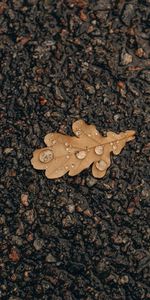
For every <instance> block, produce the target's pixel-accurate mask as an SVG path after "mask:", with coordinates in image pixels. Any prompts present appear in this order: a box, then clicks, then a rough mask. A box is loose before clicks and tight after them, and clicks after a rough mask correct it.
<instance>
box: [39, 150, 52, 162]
mask: <svg viewBox="0 0 150 300" xmlns="http://www.w3.org/2000/svg"><path fill="white" fill-rule="evenodd" d="M53 157H54V155H53V151H52V150H50V149H47V150H43V151H42V152H41V153H40V156H39V160H40V161H41V162H42V163H47V162H49V161H50V160H52V159H53Z"/></svg>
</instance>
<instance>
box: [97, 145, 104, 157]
mask: <svg viewBox="0 0 150 300" xmlns="http://www.w3.org/2000/svg"><path fill="white" fill-rule="evenodd" d="M103 152H104V147H103V146H100V145H99V146H96V147H95V153H96V154H97V155H101V154H103Z"/></svg>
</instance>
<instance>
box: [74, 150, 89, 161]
mask: <svg viewBox="0 0 150 300" xmlns="http://www.w3.org/2000/svg"><path fill="white" fill-rule="evenodd" d="M86 154H87V153H86V151H84V150H81V151H79V152H77V153H76V157H77V158H78V159H84V158H85V157H86Z"/></svg>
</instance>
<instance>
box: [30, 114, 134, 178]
mask: <svg viewBox="0 0 150 300" xmlns="http://www.w3.org/2000/svg"><path fill="white" fill-rule="evenodd" d="M72 130H73V132H74V134H75V136H67V135H63V134H60V133H49V134H47V135H46V136H45V138H44V142H45V144H46V145H47V147H45V148H42V149H37V150H35V151H34V153H33V158H32V160H31V163H32V165H33V167H34V168H35V169H37V170H45V175H46V176H47V177H48V178H50V179H54V178H59V177H61V176H63V175H64V174H66V173H67V172H68V174H69V175H70V176H75V175H77V174H79V173H80V172H81V171H83V170H84V169H86V168H88V167H89V166H90V165H91V164H92V163H93V166H92V173H93V176H94V177H97V178H101V177H103V176H104V175H105V174H106V171H107V169H108V167H109V166H110V152H113V153H114V154H116V155H117V154H119V153H120V152H121V150H122V148H123V147H124V146H125V144H126V142H129V141H131V140H133V139H134V135H135V131H134V130H127V131H126V132H121V133H119V134H116V133H114V132H111V131H109V132H108V133H107V136H106V137H104V136H102V135H101V134H100V133H99V132H98V131H97V130H96V127H95V126H94V125H88V124H86V123H85V122H84V121H83V120H78V121H76V122H74V123H73V125H72Z"/></svg>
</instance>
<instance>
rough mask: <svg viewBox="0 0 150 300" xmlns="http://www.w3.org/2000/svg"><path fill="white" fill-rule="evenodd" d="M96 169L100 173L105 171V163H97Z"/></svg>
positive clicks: (102, 161)
mask: <svg viewBox="0 0 150 300" xmlns="http://www.w3.org/2000/svg"><path fill="white" fill-rule="evenodd" d="M96 168H97V169H98V170H100V171H104V170H106V169H107V163H106V162H105V161H104V160H100V161H97V162H96Z"/></svg>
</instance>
